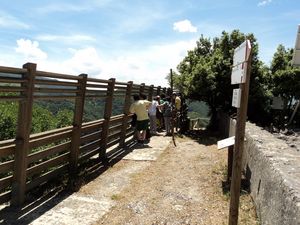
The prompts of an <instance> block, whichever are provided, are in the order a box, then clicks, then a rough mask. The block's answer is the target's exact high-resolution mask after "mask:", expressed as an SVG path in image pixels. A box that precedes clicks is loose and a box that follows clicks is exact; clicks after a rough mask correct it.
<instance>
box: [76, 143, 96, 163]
mask: <svg viewBox="0 0 300 225" xmlns="http://www.w3.org/2000/svg"><path fill="white" fill-rule="evenodd" d="M99 152H100V148H99V147H98V148H95V149H93V150H91V151H88V152H84V153H83V154H82V155H80V156H79V160H78V161H79V163H81V162H83V161H85V160H87V159H89V158H91V157H92V156H94V155H97V154H99Z"/></svg>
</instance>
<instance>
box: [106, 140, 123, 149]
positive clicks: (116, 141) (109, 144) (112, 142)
mask: <svg viewBox="0 0 300 225" xmlns="http://www.w3.org/2000/svg"><path fill="white" fill-rule="evenodd" d="M119 143H120V138H118V139H115V140H113V141H110V142H108V143H107V148H110V147H112V146H114V145H116V144H119Z"/></svg>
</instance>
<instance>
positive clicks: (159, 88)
mask: <svg viewBox="0 0 300 225" xmlns="http://www.w3.org/2000/svg"><path fill="white" fill-rule="evenodd" d="M160 91H161V86H158V87H157V93H156V95H160Z"/></svg>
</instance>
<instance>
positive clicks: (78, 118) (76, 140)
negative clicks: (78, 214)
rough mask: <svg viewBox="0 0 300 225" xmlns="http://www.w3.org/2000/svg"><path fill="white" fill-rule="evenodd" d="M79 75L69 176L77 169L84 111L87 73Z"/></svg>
mask: <svg viewBox="0 0 300 225" xmlns="http://www.w3.org/2000/svg"><path fill="white" fill-rule="evenodd" d="M79 77H82V79H80V80H78V83H79V87H78V93H77V96H76V100H75V111H74V117H73V131H72V139H71V153H70V175H71V178H75V176H76V175H77V172H78V171H77V169H78V157H79V147H80V135H81V127H82V119H83V112H84V101H85V92H86V82H87V74H81V75H79Z"/></svg>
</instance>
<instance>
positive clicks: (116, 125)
mask: <svg viewBox="0 0 300 225" xmlns="http://www.w3.org/2000/svg"><path fill="white" fill-rule="evenodd" d="M168 91H170V90H169V89H166V88H161V87H160V86H158V87H154V86H153V85H150V86H147V85H145V84H133V82H131V81H130V82H117V81H115V79H110V80H103V79H96V78H89V77H88V76H87V75H86V74H81V75H79V76H74V75H68V74H59V73H50V72H44V71H37V70H36V64H32V63H27V64H25V65H24V66H23V68H11V67H2V66H0V101H17V102H18V104H19V107H18V108H19V113H18V122H17V129H16V130H17V132H16V137H15V138H14V139H12V140H5V141H0V204H2V203H4V202H8V201H11V203H12V204H14V205H21V204H22V203H23V202H24V200H25V196H26V193H27V192H28V191H29V190H31V189H33V188H36V187H37V186H39V185H41V184H43V183H46V182H48V181H49V180H51V179H55V178H57V177H59V176H61V175H62V174H67V175H68V177H69V179H70V180H71V179H74V178H75V177H76V174H77V172H78V171H77V169H78V168H79V166H80V165H81V164H82V163H83V162H85V161H87V160H89V159H90V158H91V157H93V156H95V155H99V156H100V157H104V158H105V157H106V153H107V148H109V147H111V146H113V145H121V146H122V145H124V143H125V140H126V138H128V137H131V136H132V135H133V133H134V131H133V129H132V128H131V127H130V121H131V115H130V113H129V106H130V103H131V95H132V94H142V93H143V94H145V95H147V96H148V99H152V97H153V96H155V95H159V94H162V93H164V94H166V93H167V92H168ZM87 98H94V99H103V100H105V101H104V102H105V103H104V104H105V108H104V114H103V118H102V119H100V120H95V121H91V122H87V123H83V112H84V102H85V100H86V99H87ZM114 98H121V99H123V100H124V103H123V106H122V107H123V112H122V114H120V115H116V116H112V109H113V107H114V104H113V99H114ZM40 99H51V100H61V99H74V101H75V105H74V119H73V125H72V126H68V127H63V128H59V129H55V130H50V131H46V132H43V133H38V134H31V133H30V130H31V120H32V107H33V101H34V100H40Z"/></svg>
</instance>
